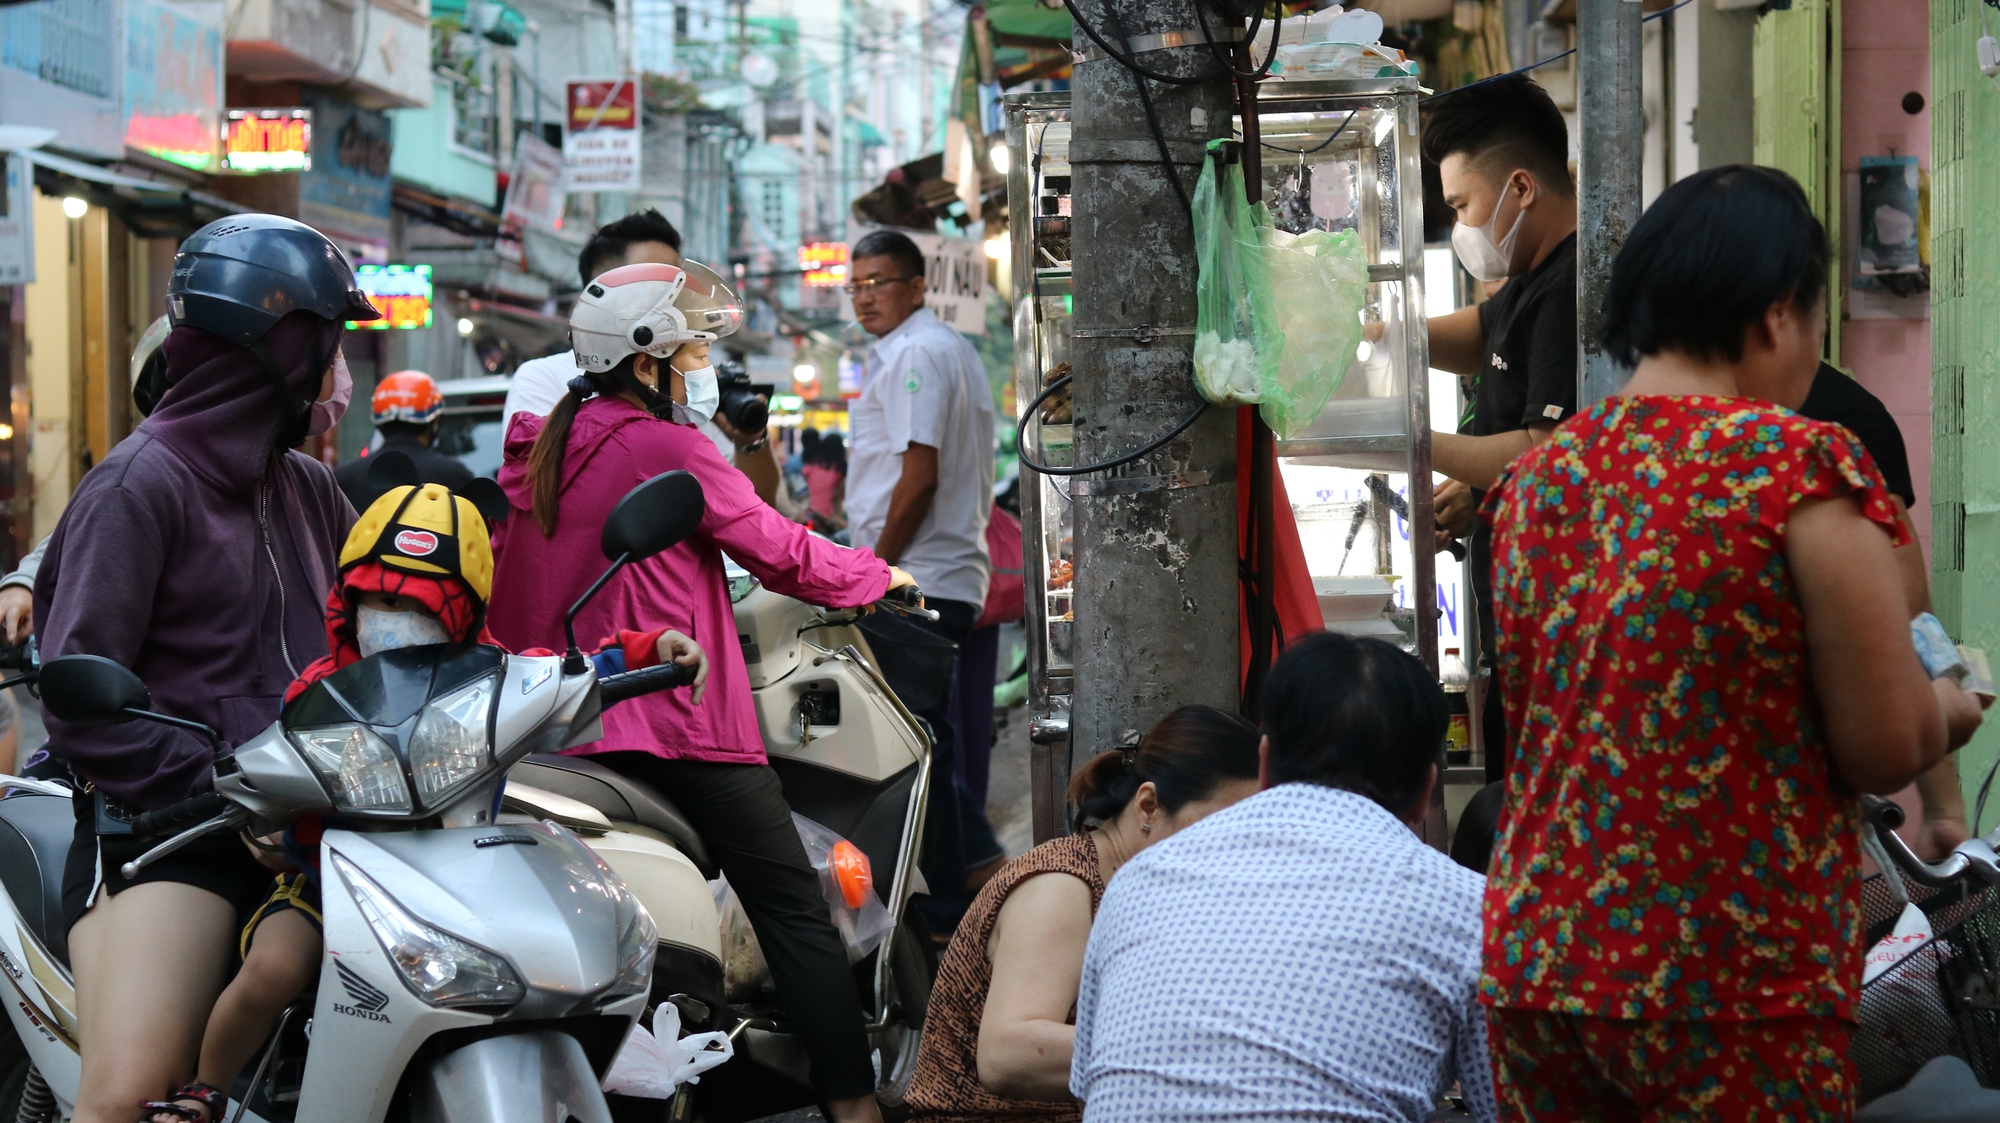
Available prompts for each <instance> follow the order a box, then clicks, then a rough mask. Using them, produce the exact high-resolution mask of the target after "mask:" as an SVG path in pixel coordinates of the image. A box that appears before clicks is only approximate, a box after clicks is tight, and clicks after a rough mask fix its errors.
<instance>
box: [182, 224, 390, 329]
mask: <svg viewBox="0 0 2000 1123" xmlns="http://www.w3.org/2000/svg"><path fill="white" fill-rule="evenodd" d="M292 312H310V313H312V314H313V315H315V316H318V317H319V318H320V319H322V320H336V321H347V320H379V319H381V318H382V314H381V313H380V312H377V311H376V310H375V306H374V305H372V304H370V303H368V298H367V297H366V296H364V295H362V292H361V289H360V288H359V287H358V286H356V285H355V283H354V266H353V265H352V264H350V263H349V262H348V260H347V255H346V254H345V253H342V252H341V250H340V247H339V246H336V245H334V244H333V243H332V242H330V241H328V240H327V237H326V235H324V234H322V233H320V232H319V231H317V230H314V229H313V228H312V227H310V226H307V225H306V224H305V223H303V222H295V221H293V220H292V219H289V218H281V217H279V216H278V215H274V214H237V215H230V216H229V217H228V218H222V219H217V220H216V221H214V222H211V223H209V224H208V225H207V226H204V227H202V228H201V229H199V230H197V231H195V232H194V233H193V234H191V235H189V236H188V240H187V241H185V242H182V243H181V249H180V252H179V253H178V254H176V255H175V256H174V274H173V277H172V279H171V280H169V281H168V282H167V317H168V319H169V320H170V321H171V322H172V324H173V325H174V326H175V327H180V326H181V325H182V324H192V325H194V326H195V327H198V328H202V329H204V330H206V331H211V332H214V333H215V334H216V335H219V336H221V337H223V338H224V339H227V340H229V341H230V342H232V343H237V344H241V345H242V346H245V347H248V346H249V345H251V344H252V343H255V342H256V341H257V340H258V339H261V338H262V337H263V335H264V333H265V332H267V331H269V330H271V325H273V324H275V323H277V322H278V321H279V320H281V319H283V318H284V317H285V316H286V315H287V314H288V313H292Z"/></svg>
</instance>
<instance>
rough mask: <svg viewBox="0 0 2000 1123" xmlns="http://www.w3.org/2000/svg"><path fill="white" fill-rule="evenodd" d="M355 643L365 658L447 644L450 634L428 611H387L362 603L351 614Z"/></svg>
mask: <svg viewBox="0 0 2000 1123" xmlns="http://www.w3.org/2000/svg"><path fill="white" fill-rule="evenodd" d="M354 642H355V645H356V646H358V647H360V648H361V657H362V658H363V659H366V658H368V657H369V656H370V655H374V654H376V653H377V652H381V651H394V650H396V649H397V648H400V647H423V646H425V645H427V644H433V643H450V642H451V634H450V633H448V632H446V631H445V630H444V621H442V620H440V619H438V618H437V617H435V616H432V615H431V614H430V613H428V612H390V611H386V610H384V609H380V608H376V607H374V606H372V605H366V604H364V605H362V606H360V608H359V609H358V610H357V611H356V612H355V614H354Z"/></svg>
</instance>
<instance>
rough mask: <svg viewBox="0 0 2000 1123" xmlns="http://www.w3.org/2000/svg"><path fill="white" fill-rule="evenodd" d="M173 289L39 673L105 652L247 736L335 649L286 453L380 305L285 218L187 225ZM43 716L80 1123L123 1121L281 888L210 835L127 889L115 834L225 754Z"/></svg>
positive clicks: (187, 706) (65, 522) (325, 560)
mask: <svg viewBox="0 0 2000 1123" xmlns="http://www.w3.org/2000/svg"><path fill="white" fill-rule="evenodd" d="M167 292H168V295H167V304H168V316H169V319H170V321H171V323H172V326H173V330H172V333H171V334H170V335H169V336H168V337H167V341H166V343H165V345H164V353H165V356H166V381H167V384H168V385H167V390H166V393H165V396H164V397H163V398H162V399H161V400H160V403H159V405H158V407H157V408H156V409H155V410H154V411H153V413H152V416H150V417H148V418H147V419H146V420H145V421H144V422H143V423H142V424H141V425H140V426H139V428H138V429H137V430H136V431H135V432H134V433H133V435H132V437H130V438H129V439H127V440H125V441H122V442H120V443H119V444H118V445H117V447H115V448H113V449H112V450H111V452H110V453H109V454H107V455H106V456H105V458H104V460H103V461H102V462H101V463H99V464H98V465H97V466H96V467H94V468H92V469H91V470H90V471H89V472H88V473H87V474H85V476H84V477H83V480H82V482H81V483H79V484H78V485H77V488H76V492H75V494H74V495H73V496H71V498H70V502H69V506H68V508H67V509H66V510H65V511H64V512H63V516H62V519H61V521H60V522H58V523H57V524H56V530H55V534H54V535H53V536H52V537H51V538H50V540H49V543H48V552H47V554H46V555H45V556H44V558H43V560H42V565H41V569H40V571H39V572H38V573H37V574H36V577H35V625H36V627H35V631H36V634H37V635H39V636H40V637H41V640H42V654H43V657H44V658H53V657H55V656H59V655H75V654H90V655H101V656H105V657H107V658H110V659H114V660H116V661H117V662H119V663H122V664H124V665H125V666H127V667H130V668H131V669H132V670H133V671H134V672H135V673H136V674H137V675H138V676H139V677H140V678H141V679H143V680H144V681H145V683H146V685H147V686H148V687H149V688H150V689H151V691H152V696H153V709H155V710H157V711H159V712H162V713H167V714H171V715H174V716H176V717H183V718H191V719H193V720H195V721H200V722H205V723H207V724H209V725H211V726H214V727H215V728H217V729H219V730H221V732H222V740H223V741H224V743H225V744H230V745H234V744H241V743H242V742H243V741H245V740H247V739H248V738H249V737H251V736H253V735H254V734H256V733H257V732H259V731H260V730H262V729H263V728H264V727H265V726H267V725H269V724H270V723H271V722H272V721H274V720H276V719H277V717H278V711H279V709H280V706H281V703H282V700H283V696H284V692H285V688H286V687H287V686H288V685H290V683H291V681H292V680H293V679H294V678H295V677H297V675H298V672H299V671H300V670H302V669H303V668H305V667H306V665H308V664H310V663H311V662H312V661H313V660H315V659H318V658H320V657H321V656H323V655H325V654H326V653H327V648H326V636H325V632H324V630H323V629H322V627H321V621H320V606H321V605H322V604H323V603H325V601H326V595H327V591H328V589H330V588H331V587H332V583H333V581H334V576H335V564H334V563H335V554H336V551H337V550H338V548H339V544H340V543H341V541H342V540H343V539H344V538H345V537H346V534H347V530H348V527H349V526H350V525H352V523H353V522H354V510H353V508H352V507H350V506H349V505H348V503H347V500H346V498H345V497H344V496H342V495H341V493H340V490H339V489H338V488H337V487H336V486H335V485H334V481H333V473H332V472H331V471H329V470H328V469H327V468H326V467H325V466H324V465H322V464H320V463H319V462H318V461H315V460H313V459H312V458H310V457H308V456H305V455H303V454H302V453H298V452H295V451H290V450H291V449H292V448H293V446H295V445H297V444H298V443H299V442H300V441H301V440H303V439H304V437H305V435H306V433H307V430H308V427H309V426H310V424H311V422H312V415H313V412H314V411H313V407H314V405H315V404H316V403H317V404H322V405H323V404H325V403H326V402H328V401H330V400H332V399H333V397H334V391H335V386H334V383H335V377H334V365H335V360H336V358H337V356H338V354H339V349H340V341H341V335H342V333H343V331H344V330H345V326H344V325H345V323H346V321H349V320H373V319H376V318H378V317H379V313H377V312H376V311H375V309H374V308H373V307H372V306H371V305H370V304H369V303H368V301H367V298H366V297H364V296H363V295H362V294H361V292H360V290H359V289H358V288H357V287H356V286H355V283H354V271H353V268H352V266H351V265H350V264H349V263H348V260H347V258H346V255H344V254H343V253H341V251H340V250H339V249H338V248H337V247H335V246H334V245H333V243H332V242H329V241H328V240H327V239H326V237H325V236H324V235H321V234H320V233H319V232H318V231H315V230H313V229H312V228H311V227H308V226H305V225H303V224H301V223H297V222H294V221H292V220H290V219H286V218H279V217H277V216H275V215H262V214H243V215H233V216H231V217H229V218H226V219H222V220H221V221H218V222H214V223H210V224H209V225H208V226H205V227H203V228H202V229H201V230H198V231H196V232H195V233H194V234H193V235H192V236H191V237H189V238H188V240H187V241H186V242H183V243H182V244H181V248H180V253H179V254H178V255H177V256H176V257H175V258H174V267H173V276H172V279H171V281H170V282H169V285H168V290H167ZM44 720H45V721H46V722H47V725H48V731H49V747H50V749H51V750H52V751H53V752H55V753H56V754H57V755H59V756H61V757H62V758H63V760H64V761H66V762H67V763H68V765H69V767H70V769H71V771H72V772H73V773H74V774H75V776H76V778H77V780H78V782H79V785H80V791H79V792H78V795H77V830H76V841H75V843H74V844H73V845H72V847H71V850H70V856H69V862H68V866H67V868H66V869H65V871H64V878H63V905H64V909H65V912H66V914H67V916H66V919H67V920H68V921H69V924H70V927H69V953H70V965H71V968H72V971H73V973H74V976H75V980H76V1012H77V1036H78V1041H79V1045H80V1050H81V1053H82V1064H83V1074H82V1080H81V1081H80V1083H79V1094H78V1103H77V1105H76V1113H75V1116H74V1118H75V1121H76V1123H133V1120H135V1119H137V1118H138V1115H139V1108H138V1105H139V1104H140V1103H141V1102H142V1101H147V1100H158V1099H162V1098H171V1093H172V1092H173V1091H174V1089H175V1088H177V1087H179V1086H181V1085H182V1084H185V1083H186V1082H188V1081H190V1080H192V1079H193V1078H194V1069H195V1060H196V1055H197V1051H198V1049H199V1047H200V1044H201V1033H202V1027H203V1025H204V1024H205V1023H206V1022H207V1020H208V1012H209V1009H210V1007H211V1006H213V1005H214V1002H215V998H216V995H217V994H219V993H220V992H221V990H222V987H223V985H224V984H225V983H226V982H227V981H228V977H229V971H230V969H231V968H232V967H233V966H234V962H235V944H236V934H237V933H238V932H240V931H241V930H242V926H243V923H244V921H245V920H246V919H247V918H248V916H249V915H250V913H251V912H252V911H253V910H255V909H256V907H257V905H258V904H259V902H260V900H261V898H262V897H264V896H266V895H267V894H268V890H269V888H270V881H271V874H270V871H269V870H267V869H265V868H264V867H263V866H261V865H259V864H258V862H257V861H256V859H255V858H253V857H252V855H251V852H250V850H249V849H248V848H247V847H245V846H244V845H243V843H242V842H241V841H239V840H238V839H236V838H234V837H232V836H219V837H215V838H211V839H204V840H201V841H198V842H195V843H193V844H192V845H189V846H187V847H186V848H184V849H182V850H180V851H178V852H176V853H175V854H173V855H172V856H170V857H167V858H164V859H162V860H160V861H158V862H155V863H154V864H152V865H150V866H147V867H146V868H145V869H144V870H141V871H139V873H138V876H136V877H134V878H131V879H129V880H128V879H126V878H125V877H123V876H121V874H120V872H119V866H120V865H121V864H122V863H124V862H126V861H128V860H130V859H132V858H134V857H137V856H138V855H139V854H140V853H142V852H143V851H144V850H145V849H146V848H147V846H148V845H149V843H150V842H151V841H154V840H140V839H136V838H135V837H134V836H133V835H132V834H131V833H129V826H126V825H125V824H129V821H130V819H131V818H132V817H133V816H134V815H135V814H136V813H138V812H140V811H146V810H152V809H156V808H160V807H165V806H168V805H170V804H174V803H177V802H179V801H181V800H184V799H187V798H188V797H190V796H193V795H197V794H199V793H201V792H204V791H207V790H208V789H209V787H210V781H211V776H212V771H213V765H214V761H215V746H212V745H211V744H209V742H208V741H207V739H206V738H203V737H200V736H197V735H195V734H192V733H188V732H186V731H183V730H180V729H174V728H170V727H167V726H162V725H158V724H155V723H151V722H131V723H128V724H124V725H112V726H89V727H85V726H78V725H72V724H69V723H66V722H63V721H59V720H57V719H56V718H54V717H53V716H50V715H48V714H47V713H46V710H45V711H44ZM121 827H123V830H121Z"/></svg>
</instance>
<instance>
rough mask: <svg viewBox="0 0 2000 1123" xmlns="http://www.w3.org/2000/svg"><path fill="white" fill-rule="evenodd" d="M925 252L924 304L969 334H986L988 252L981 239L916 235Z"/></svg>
mask: <svg viewBox="0 0 2000 1123" xmlns="http://www.w3.org/2000/svg"><path fill="white" fill-rule="evenodd" d="M910 240H911V241H912V242H915V243H916V244H917V249H919V250H921V251H923V255H924V307H926V308H928V309H930V310H931V314H932V315H934V316H936V317H937V318H938V319H939V320H941V321H943V322H944V323H946V324H948V325H950V326H951V327H955V328H957V329H958V330H959V331H960V332H961V333H963V334H965V335H985V334H986V264H987V263H986V251H985V250H984V248H983V247H982V246H981V245H980V242H979V239H977V238H946V237H944V236H942V235H938V234H912V235H910Z"/></svg>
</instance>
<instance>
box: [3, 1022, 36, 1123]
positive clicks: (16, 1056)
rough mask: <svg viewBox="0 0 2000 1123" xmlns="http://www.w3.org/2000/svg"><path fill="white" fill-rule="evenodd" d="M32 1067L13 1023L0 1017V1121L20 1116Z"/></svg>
mask: <svg viewBox="0 0 2000 1123" xmlns="http://www.w3.org/2000/svg"><path fill="white" fill-rule="evenodd" d="M34 1067H35V1066H34V1062H32V1061H30V1060H29V1059H28V1050H27V1048H26V1047H25V1046H23V1045H22V1044H21V1039H20V1037H19V1036H18V1035H16V1034H15V1032H14V1026H13V1023H12V1022H9V1021H8V1020H6V1019H5V1018H0V1121H4V1123H14V1121H15V1120H17V1119H19V1118H20V1117H21V1096H22V1094H23V1093H24V1092H26V1091H27V1088H28V1073H30V1072H31V1071H33V1070H34Z"/></svg>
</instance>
